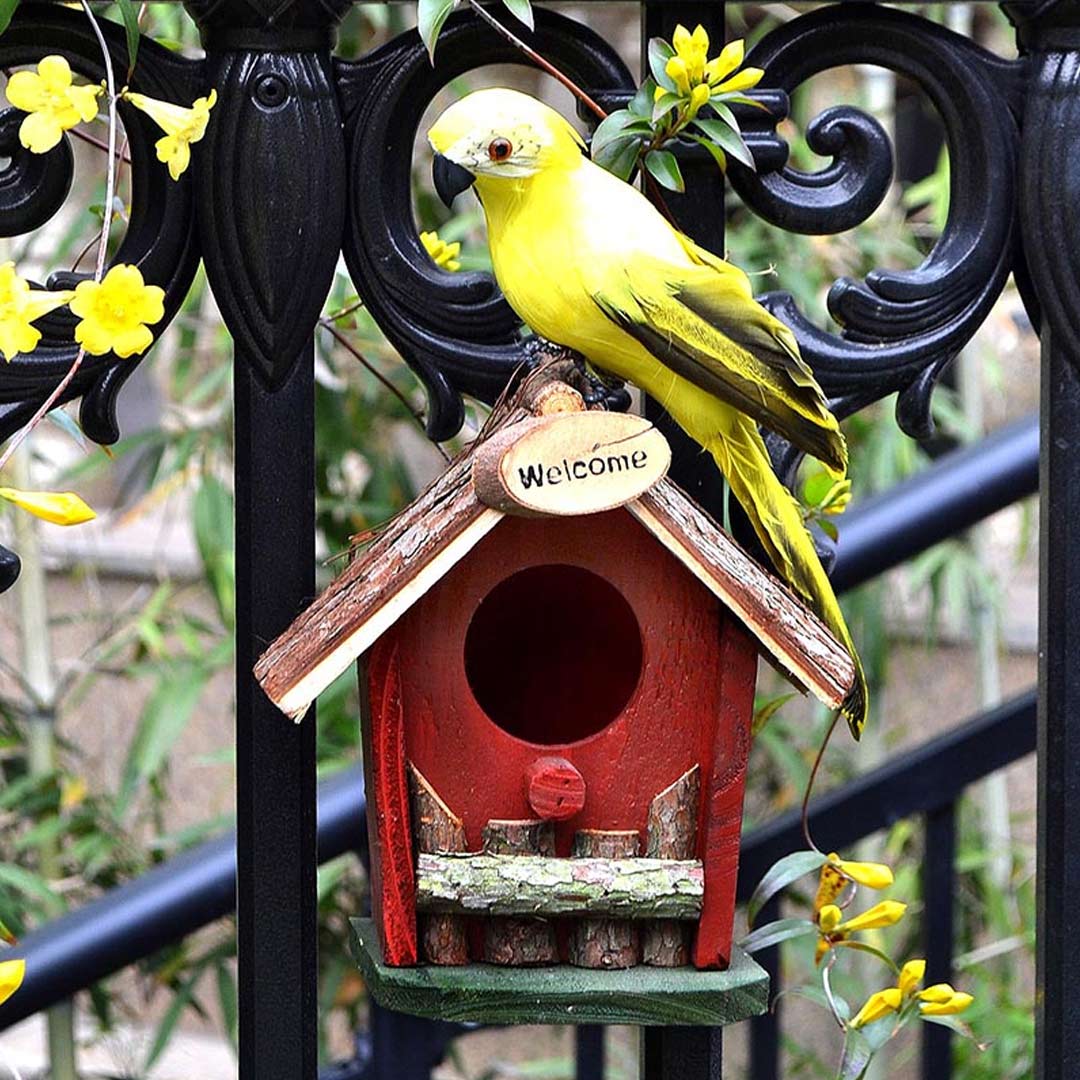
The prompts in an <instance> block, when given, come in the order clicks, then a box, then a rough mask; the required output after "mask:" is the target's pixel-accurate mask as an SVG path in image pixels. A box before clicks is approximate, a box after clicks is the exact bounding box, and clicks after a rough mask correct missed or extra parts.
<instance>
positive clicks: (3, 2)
mask: <svg viewBox="0 0 1080 1080" xmlns="http://www.w3.org/2000/svg"><path fill="white" fill-rule="evenodd" d="M18 6H19V0H0V34H2V33H3V32H4V31H5V30H6V29H7V28H8V25H9V24H10V22H11V17H12V16H13V15H14V14H15V9H16V8H17V7H18Z"/></svg>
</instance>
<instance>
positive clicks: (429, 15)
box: [416, 0, 457, 64]
mask: <svg viewBox="0 0 1080 1080" xmlns="http://www.w3.org/2000/svg"><path fill="white" fill-rule="evenodd" d="M456 4H457V0H418V2H417V5H416V29H417V30H418V31H419V32H420V40H421V41H422V42H423V43H424V44H425V45H426V46H427V51H428V56H429V57H430V58H431V62H432V64H434V63H435V42H436V41H437V40H438V38H439V31H440V30H442V28H443V23H444V22H446V20H447V18H448V17H449V15H450V12H451V11H453V10H454V7H455V6H456Z"/></svg>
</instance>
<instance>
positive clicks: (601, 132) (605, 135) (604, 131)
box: [589, 109, 648, 160]
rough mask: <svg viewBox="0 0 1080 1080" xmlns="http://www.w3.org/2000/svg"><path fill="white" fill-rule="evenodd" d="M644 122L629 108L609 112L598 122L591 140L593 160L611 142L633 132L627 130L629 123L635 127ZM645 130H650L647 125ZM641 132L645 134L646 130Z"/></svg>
mask: <svg viewBox="0 0 1080 1080" xmlns="http://www.w3.org/2000/svg"><path fill="white" fill-rule="evenodd" d="M643 123H644V121H642V120H640V119H638V118H637V117H635V116H634V114H633V113H632V112H630V110H629V109H618V110H616V111H615V112H613V113H609V114H608V115H607V117H606V118H605V119H603V120H601V121H600V123H599V124H597V126H596V130H595V131H594V132H593V137H592V139H591V140H590V142H589V149H590V151H591V153H592V156H593V160H595V159H596V156H597V154H599V153H600V152H601V151H602V150H603V149H604V147H605V146H607V145H608V144H609V143H612V142H614V141H615V140H616V139H621V138H622V137H623V136H624V135H629V134H631V132H629V131H627V130H626V129H627V127H628V126H629V125H631V124H633V125H635V127H640V125H642V124H643ZM645 130H646V131H648V126H647V125H646V127H645ZM640 133H641V134H643V133H644V132H640Z"/></svg>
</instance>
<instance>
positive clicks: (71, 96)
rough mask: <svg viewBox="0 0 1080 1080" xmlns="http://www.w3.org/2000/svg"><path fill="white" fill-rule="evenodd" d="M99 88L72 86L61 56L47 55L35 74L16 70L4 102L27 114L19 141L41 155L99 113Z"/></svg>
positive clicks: (68, 71) (69, 67)
mask: <svg viewBox="0 0 1080 1080" xmlns="http://www.w3.org/2000/svg"><path fill="white" fill-rule="evenodd" d="M102 92H103V87H101V86H74V85H72V80H71V66H70V65H69V64H68V62H67V60H65V59H64V58H63V57H62V56H46V57H45V59H44V60H42V61H41V63H39V64H38V66H37V72H36V73H35V72H33V71H16V72H15V74H14V75H12V76H11V78H10V79H8V84H7V91H6V93H7V99H8V101H10V102H11V104H12V105H14V106H15V108H16V109H21V110H22V111H23V112H25V113H27V114H28V115H27V116H26V118H25V119H24V120H23V122H22V123H21V124H20V125H19V142H21V143H22V144H23V146H25V147H26V149H27V150H30V151H32V152H33V153H35V154H44V153H47V152H48V151H49V150H51V149H52V148H53V147H54V146H56V144H57V143H58V142H59V141H60V139H61V137H62V136H63V134H64V132H65V131H68V130H70V129H71V128H73V127H75V126H76V125H77V124H79V123H81V122H83V121H86V122H89V121H90V120H93V119H94V117H95V116H97V114H98V105H97V99H98V97H100V95H101V94H102Z"/></svg>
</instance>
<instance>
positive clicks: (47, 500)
mask: <svg viewBox="0 0 1080 1080" xmlns="http://www.w3.org/2000/svg"><path fill="white" fill-rule="evenodd" d="M0 499H6V500H7V501H8V502H9V503H14V505H15V506H18V507H19V508H20V509H22V510H25V511H26V512H27V513H28V514H33V515H34V517H37V518H41V520H42V521H50V522H52V524H53V525H81V524H82V523H83V522H84V521H93V519H94V518H96V517H97V514H95V513H94V511H93V510H91V509H90V507H89V506H87V505H86V503H84V502H83V501H82V499H81V498H79V496H78V495H76V494H75V492H74V491H20V490H19V489H18V488H9V487H0Z"/></svg>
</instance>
